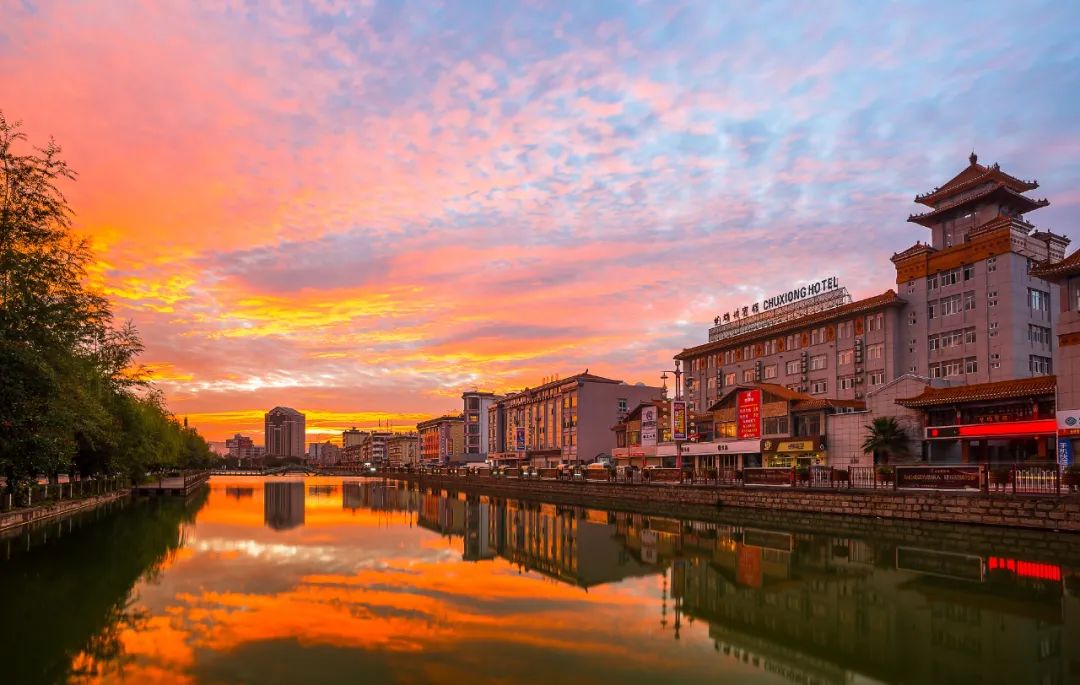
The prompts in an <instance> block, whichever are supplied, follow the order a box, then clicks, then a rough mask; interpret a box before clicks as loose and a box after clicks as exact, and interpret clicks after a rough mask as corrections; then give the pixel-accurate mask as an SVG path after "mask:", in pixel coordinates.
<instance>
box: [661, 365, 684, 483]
mask: <svg viewBox="0 0 1080 685" xmlns="http://www.w3.org/2000/svg"><path fill="white" fill-rule="evenodd" d="M668 373H669V372H668V371H667V370H665V371H664V372H663V373H661V374H660V379H661V380H662V381H663V382H664V396H665V397H667V379H668ZM670 373H671V374H672V375H674V376H675V397H674V398H673V399H672V400H671V403H670V404H669V408H670V412H669V413H670V414H671V439H672V440H674V441H675V468H676V469H678V470H679V471H680V473H681V472H682V444H683V440H680V439H679V438H678V433H676V431H675V407H676V405H677V404H681V405H682V411H683V417H682V419H683V434H684V435H683V439H685V437H686V436H685V432H686V403H685V402H683V398H682V375H683V371H682V361H681V360H679V359H676V360H675V368H674V369H672V370H671V371H670Z"/></svg>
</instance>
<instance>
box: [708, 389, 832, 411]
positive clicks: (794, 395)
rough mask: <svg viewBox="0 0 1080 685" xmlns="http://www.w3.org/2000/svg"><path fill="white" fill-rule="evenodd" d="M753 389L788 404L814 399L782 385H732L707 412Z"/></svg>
mask: <svg viewBox="0 0 1080 685" xmlns="http://www.w3.org/2000/svg"><path fill="white" fill-rule="evenodd" d="M755 389H760V390H761V391H762V392H766V393H768V394H770V395H772V396H774V397H779V398H780V399H782V400H787V401H789V402H798V401H800V400H813V399H814V396H813V395H808V394H806V393H805V392H800V391H798V390H792V389H791V388H788V387H786V386H783V385H778V384H776V383H739V384H737V385H732V386H730V387H728V388H727V389H726V390H725V391H724V394H723V395H721V396H720V397H718V398H716V401H715V402H713V403H712V404H711V405H710V406H709V409H708V411H716V410H717V409H719V408H720V405H721V404H723V403H724V401H725V400H727V398H729V397H731V396H732V395H733V394H734V393H736V392H739V391H740V390H755Z"/></svg>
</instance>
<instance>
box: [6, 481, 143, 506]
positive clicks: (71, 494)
mask: <svg viewBox="0 0 1080 685" xmlns="http://www.w3.org/2000/svg"><path fill="white" fill-rule="evenodd" d="M127 484H128V480H127V479H126V478H124V477H122V476H112V477H108V478H84V479H82V480H74V481H69V482H67V483H35V484H33V485H30V486H28V487H27V489H26V490H24V491H23V493H24V494H25V496H26V499H25V501H24V502H23V503H22V505H21V506H25V507H32V506H38V505H41V504H47V503H50V502H62V501H65V500H71V499H81V498H83V497H96V496H97V495H106V494H108V493H110V492H116V491H117V490H123V489H124V488H125V487H127ZM17 503H18V502H17V500H16V498H15V497H13V496H12V494H11V493H10V492H4V493H3V496H2V497H0V511H10V510H11V509H13V508H15V505H16V504H17Z"/></svg>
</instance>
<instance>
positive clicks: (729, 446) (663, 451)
mask: <svg viewBox="0 0 1080 685" xmlns="http://www.w3.org/2000/svg"><path fill="white" fill-rule="evenodd" d="M759 452H761V442H760V441H758V440H728V441H727V442H688V443H686V444H685V445H683V446H682V453H683V454H684V455H688V456H696V455H703V454H758V453H759ZM656 455H657V456H660V457H672V456H675V445H671V444H668V445H660V446H659V447H658V448H657V449H656Z"/></svg>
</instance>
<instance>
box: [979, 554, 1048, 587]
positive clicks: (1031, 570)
mask: <svg viewBox="0 0 1080 685" xmlns="http://www.w3.org/2000/svg"><path fill="white" fill-rule="evenodd" d="M986 567H987V568H988V569H990V570H991V571H1008V572H1009V573H1014V574H1016V575H1018V576H1021V577H1023V578H1038V579H1039V580H1053V581H1059V580H1061V567H1060V566H1058V565H1057V564H1040V563H1038V562H1034V561H1020V560H1018V559H1006V558H1004V557H990V558H989V559H987V560H986Z"/></svg>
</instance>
